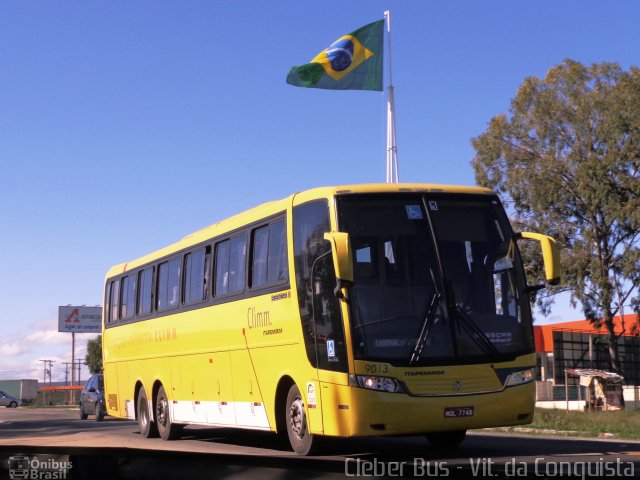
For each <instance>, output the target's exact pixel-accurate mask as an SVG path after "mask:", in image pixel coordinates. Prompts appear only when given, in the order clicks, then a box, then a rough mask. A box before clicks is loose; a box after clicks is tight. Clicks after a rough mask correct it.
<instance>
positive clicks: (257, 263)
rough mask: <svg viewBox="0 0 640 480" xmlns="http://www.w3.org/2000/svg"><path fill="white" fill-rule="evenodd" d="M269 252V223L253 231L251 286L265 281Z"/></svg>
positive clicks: (257, 285) (262, 283) (259, 285)
mask: <svg viewBox="0 0 640 480" xmlns="http://www.w3.org/2000/svg"><path fill="white" fill-rule="evenodd" d="M268 252H269V225H265V226H264V227H260V228H258V229H256V230H254V232H253V252H252V255H251V257H252V258H251V287H252V288H256V287H261V286H263V285H266V284H267V283H268V281H267V254H268Z"/></svg>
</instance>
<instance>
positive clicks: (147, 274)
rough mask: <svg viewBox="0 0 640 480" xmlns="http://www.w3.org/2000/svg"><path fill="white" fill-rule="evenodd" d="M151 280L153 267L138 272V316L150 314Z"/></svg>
mask: <svg viewBox="0 0 640 480" xmlns="http://www.w3.org/2000/svg"><path fill="white" fill-rule="evenodd" d="M152 279H153V267H151V268H145V269H144V270H142V271H140V272H138V289H137V290H138V309H137V314H138V315H148V314H149V313H151V281H152Z"/></svg>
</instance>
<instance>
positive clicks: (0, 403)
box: [0, 390, 20, 408]
mask: <svg viewBox="0 0 640 480" xmlns="http://www.w3.org/2000/svg"><path fill="white" fill-rule="evenodd" d="M18 405H20V399H19V398H16V397H13V396H11V395H9V394H8V393H4V392H3V391H2V390H0V407H8V408H16V407H17V406H18Z"/></svg>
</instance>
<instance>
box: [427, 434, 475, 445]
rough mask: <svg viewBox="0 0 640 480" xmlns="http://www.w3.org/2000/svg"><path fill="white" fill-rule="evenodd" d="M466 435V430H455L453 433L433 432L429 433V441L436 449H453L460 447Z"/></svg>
mask: <svg viewBox="0 0 640 480" xmlns="http://www.w3.org/2000/svg"><path fill="white" fill-rule="evenodd" d="M466 435H467V431H466V430H455V431H453V432H433V433H427V440H428V441H429V443H430V444H431V446H432V447H434V448H453V447H457V446H458V445H460V444H461V443H462V441H463V440H464V438H465V437H466Z"/></svg>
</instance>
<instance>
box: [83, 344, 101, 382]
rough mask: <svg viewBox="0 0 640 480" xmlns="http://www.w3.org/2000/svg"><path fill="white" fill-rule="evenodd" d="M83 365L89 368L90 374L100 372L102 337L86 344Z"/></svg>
mask: <svg viewBox="0 0 640 480" xmlns="http://www.w3.org/2000/svg"><path fill="white" fill-rule="evenodd" d="M84 363H85V365H87V366H88V367H89V371H90V372H91V373H100V372H102V335H98V336H97V337H96V338H94V339H93V340H89V341H88V342H87V355H86V356H85V357H84Z"/></svg>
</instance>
